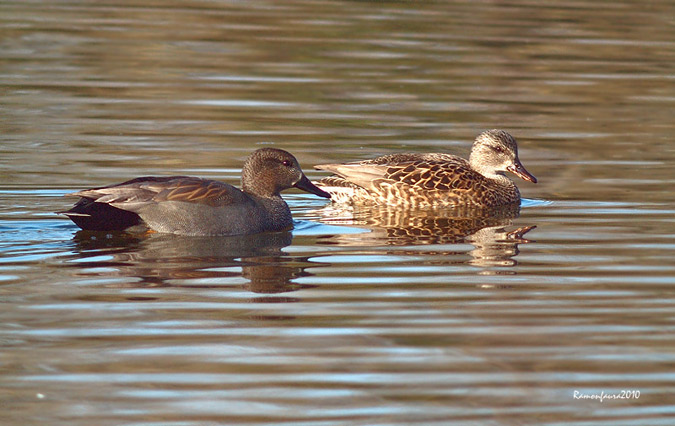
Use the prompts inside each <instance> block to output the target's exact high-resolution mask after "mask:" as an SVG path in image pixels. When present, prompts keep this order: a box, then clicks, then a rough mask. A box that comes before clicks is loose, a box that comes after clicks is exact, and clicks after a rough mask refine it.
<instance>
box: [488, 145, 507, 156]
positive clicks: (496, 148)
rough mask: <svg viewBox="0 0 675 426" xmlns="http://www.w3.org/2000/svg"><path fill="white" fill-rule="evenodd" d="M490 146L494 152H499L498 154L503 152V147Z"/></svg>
mask: <svg viewBox="0 0 675 426" xmlns="http://www.w3.org/2000/svg"><path fill="white" fill-rule="evenodd" d="M490 148H491V149H492V150H493V151H494V152H496V153H499V154H503V153H504V148H502V147H501V146H491V147H490Z"/></svg>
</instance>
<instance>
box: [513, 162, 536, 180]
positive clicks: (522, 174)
mask: <svg viewBox="0 0 675 426" xmlns="http://www.w3.org/2000/svg"><path fill="white" fill-rule="evenodd" d="M506 169H507V170H508V171H510V172H511V173H513V174H514V175H516V176H518V177H519V178H521V179H523V180H526V181H529V182H532V183H537V178H536V177H534V176H533V175H532V174H531V173H530V172H528V171H527V170H525V167H523V165H522V164H520V163H518V164H514V165H513V166H509V167H507V168H506Z"/></svg>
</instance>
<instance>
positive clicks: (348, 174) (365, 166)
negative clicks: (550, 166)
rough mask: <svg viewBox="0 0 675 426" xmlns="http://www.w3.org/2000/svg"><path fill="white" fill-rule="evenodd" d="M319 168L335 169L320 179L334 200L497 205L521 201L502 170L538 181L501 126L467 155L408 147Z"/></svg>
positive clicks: (480, 137) (480, 138)
mask: <svg viewBox="0 0 675 426" xmlns="http://www.w3.org/2000/svg"><path fill="white" fill-rule="evenodd" d="M315 168H317V169H320V170H327V171H329V172H332V173H335V175H334V176H329V177H326V178H323V179H321V180H319V181H318V182H316V185H317V186H318V187H319V188H321V189H323V190H324V191H326V192H328V193H330V194H331V198H332V200H333V201H335V202H338V203H351V204H361V203H374V204H383V205H391V206H394V205H398V206H408V207H428V206H455V207H458V206H462V207H470V208H474V207H475V208H495V207H500V206H505V205H513V204H519V203H520V192H519V191H518V187H516V184H515V183H514V182H513V181H512V180H511V179H509V178H508V177H507V176H506V175H505V174H504V172H506V171H508V172H511V173H513V174H515V175H516V176H518V177H520V178H521V179H524V180H527V181H529V182H532V183H536V182H537V179H536V178H535V177H534V176H533V175H532V174H530V172H528V171H527V170H526V169H525V167H523V165H522V164H521V163H520V160H519V159H518V145H517V143H516V140H515V139H514V138H513V136H511V135H510V134H509V133H507V132H505V131H503V130H488V131H485V132H483V133H481V134H480V135H478V137H477V138H476V140H475V142H474V144H473V147H472V148H471V155H470V157H469V160H468V161H467V160H465V159H463V158H461V157H457V156H455V155H451V154H444V153H430V154H418V153H406V154H391V155H385V156H383V157H378V158H374V159H372V160H365V161H359V162H353V163H344V164H320V165H317V166H315Z"/></svg>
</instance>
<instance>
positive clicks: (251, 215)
mask: <svg viewBox="0 0 675 426" xmlns="http://www.w3.org/2000/svg"><path fill="white" fill-rule="evenodd" d="M290 187H297V188H299V189H302V190H304V191H307V192H311V193H313V194H316V195H319V196H322V197H327V198H329V197H330V195H329V194H327V193H326V192H324V191H322V190H320V189H319V188H317V187H316V186H314V185H313V184H312V183H311V182H310V181H309V180H308V179H307V177H306V176H305V175H304V173H303V172H302V170H301V169H300V165H299V164H298V162H297V160H296V159H295V157H293V156H292V155H291V154H289V153H288V152H286V151H283V150H280V149H275V148H263V149H259V150H257V151H255V152H253V153H252V154H251V155H250V156H249V158H248V159H247V160H246V163H245V164H244V168H243V170H242V190H239V189H237V188H235V187H234V186H232V185H229V184H227V183H224V182H218V181H215V180H209V179H202V178H198V177H191V176H170V177H153V176H147V177H140V178H136V179H132V180H129V181H126V182H123V183H121V184H117V185H111V186H106V187H101V188H94V189H85V190H83V191H79V192H76V193H74V194H69V195H73V196H78V197H80V200H79V201H78V202H77V203H76V204H75V206H74V207H73V208H71V209H70V210H68V211H65V212H62V213H63V214H65V215H67V216H68V217H69V218H70V219H71V220H72V221H73V222H75V224H76V225H78V226H79V227H80V228H83V229H88V230H97V231H110V230H125V229H129V228H132V227H136V226H142V227H144V228H149V229H150V230H153V231H157V232H163V233H173V234H180V235H245V234H255V233H258V232H266V231H280V230H284V229H290V228H292V226H293V221H292V217H291V212H290V209H289V208H288V205H287V204H286V202H285V201H284V200H283V199H282V198H281V195H280V192H281V191H283V190H284V189H288V188H290Z"/></svg>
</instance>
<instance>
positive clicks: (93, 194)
mask: <svg viewBox="0 0 675 426" xmlns="http://www.w3.org/2000/svg"><path fill="white" fill-rule="evenodd" d="M70 195H76V196H79V197H83V198H87V199H90V200H93V201H96V202H98V203H106V204H110V205H113V206H115V207H117V208H120V209H123V210H130V211H137V210H138V209H140V208H141V207H142V206H144V205H147V204H148V203H159V202H162V201H180V202H186V203H198V204H206V205H209V206H214V207H216V206H224V205H228V204H232V203H235V202H239V201H241V200H243V199H245V198H246V196H245V195H244V194H243V193H242V192H241V191H240V190H239V189H237V188H235V187H234V186H232V185H229V184H226V183H223V182H218V181H215V180H209V179H201V178H196V177H188V176H171V177H152V176H148V177H141V178H136V179H132V180H130V181H127V182H123V183H121V184H118V185H112V186H106V187H101V188H94V189H86V190H84V191H80V192H76V193H74V194H70Z"/></svg>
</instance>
